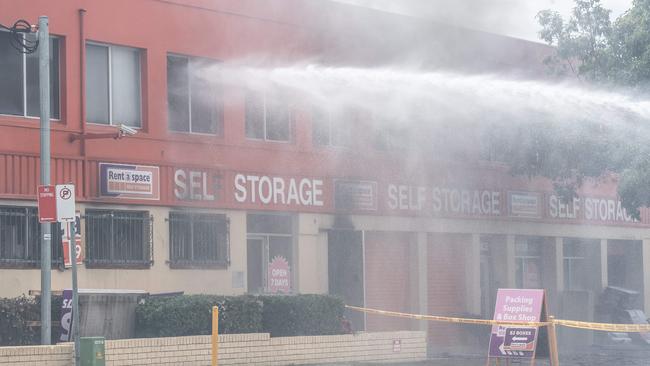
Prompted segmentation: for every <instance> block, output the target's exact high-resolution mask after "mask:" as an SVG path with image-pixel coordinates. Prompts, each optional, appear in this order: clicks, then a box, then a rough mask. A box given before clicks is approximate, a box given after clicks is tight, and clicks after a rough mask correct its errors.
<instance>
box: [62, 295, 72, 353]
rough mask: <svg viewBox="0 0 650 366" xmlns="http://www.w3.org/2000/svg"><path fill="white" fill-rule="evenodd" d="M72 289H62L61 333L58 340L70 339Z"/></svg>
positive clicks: (66, 340)
mask: <svg viewBox="0 0 650 366" xmlns="http://www.w3.org/2000/svg"><path fill="white" fill-rule="evenodd" d="M73 311H74V309H72V290H63V301H62V302H61V335H60V336H59V342H70V341H71V340H72V312H73Z"/></svg>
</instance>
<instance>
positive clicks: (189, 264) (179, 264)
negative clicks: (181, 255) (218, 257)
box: [167, 261, 228, 269]
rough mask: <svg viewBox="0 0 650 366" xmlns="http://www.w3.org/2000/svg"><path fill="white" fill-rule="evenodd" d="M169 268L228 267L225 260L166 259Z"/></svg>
mask: <svg viewBox="0 0 650 366" xmlns="http://www.w3.org/2000/svg"><path fill="white" fill-rule="evenodd" d="M167 263H168V264H169V268H170V269H228V263H226V262H225V261H214V262H211V261H168V262H167Z"/></svg>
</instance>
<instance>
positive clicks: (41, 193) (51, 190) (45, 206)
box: [37, 186, 56, 222]
mask: <svg viewBox="0 0 650 366" xmlns="http://www.w3.org/2000/svg"><path fill="white" fill-rule="evenodd" d="M37 197H38V198H37V200H38V221H39V222H56V194H55V187H54V186H38V196H37Z"/></svg>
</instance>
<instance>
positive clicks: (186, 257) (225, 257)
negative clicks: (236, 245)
mask: <svg viewBox="0 0 650 366" xmlns="http://www.w3.org/2000/svg"><path fill="white" fill-rule="evenodd" d="M229 232H230V224H229V221H228V219H227V217H226V215H222V214H204V213H185V212H171V213H170V214H169V243H170V246H169V248H170V254H169V258H170V265H171V267H172V268H174V267H175V268H186V267H194V266H198V267H201V266H205V267H227V266H228V264H229V263H230V240H229V239H230V237H229Z"/></svg>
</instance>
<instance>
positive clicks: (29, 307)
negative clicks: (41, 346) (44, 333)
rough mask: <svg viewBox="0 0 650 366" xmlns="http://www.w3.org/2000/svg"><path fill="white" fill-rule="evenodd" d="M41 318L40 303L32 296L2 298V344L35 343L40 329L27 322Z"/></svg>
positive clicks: (0, 312)
mask: <svg viewBox="0 0 650 366" xmlns="http://www.w3.org/2000/svg"><path fill="white" fill-rule="evenodd" d="M39 318H40V310H39V305H38V304H37V302H36V301H35V300H34V299H33V298H31V297H26V296H20V297H16V298H12V299H0V345H2V346H22V345H29V344H35V343H36V341H37V334H39V329H38V328H34V327H29V326H28V325H27V322H28V321H30V320H37V319H39ZM38 338H40V337H38Z"/></svg>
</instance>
